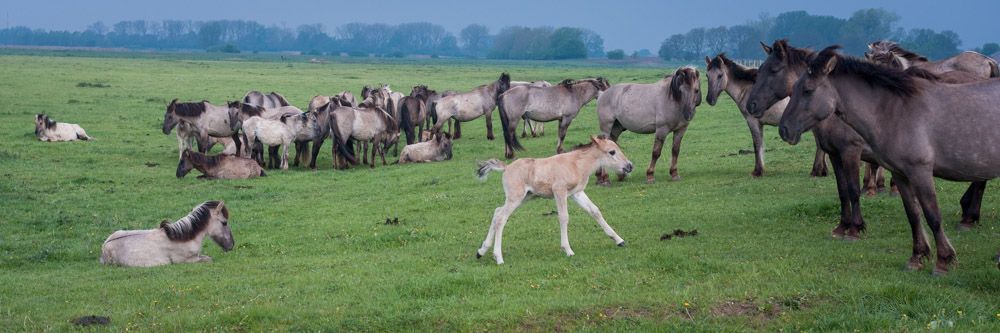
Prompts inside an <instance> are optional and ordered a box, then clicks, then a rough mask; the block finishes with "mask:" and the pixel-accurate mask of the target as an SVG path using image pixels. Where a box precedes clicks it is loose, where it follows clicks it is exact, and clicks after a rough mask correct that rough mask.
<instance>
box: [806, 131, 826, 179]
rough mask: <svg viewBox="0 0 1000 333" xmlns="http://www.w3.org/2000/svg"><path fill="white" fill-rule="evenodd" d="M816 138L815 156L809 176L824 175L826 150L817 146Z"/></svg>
mask: <svg viewBox="0 0 1000 333" xmlns="http://www.w3.org/2000/svg"><path fill="white" fill-rule="evenodd" d="M816 140H817V141H816V157H814V158H813V168H812V171H811V172H809V176H812V177H826V174H827V171H826V170H827V169H826V152H824V151H823V150H822V149H820V148H819V141H818V140H819V139H816Z"/></svg>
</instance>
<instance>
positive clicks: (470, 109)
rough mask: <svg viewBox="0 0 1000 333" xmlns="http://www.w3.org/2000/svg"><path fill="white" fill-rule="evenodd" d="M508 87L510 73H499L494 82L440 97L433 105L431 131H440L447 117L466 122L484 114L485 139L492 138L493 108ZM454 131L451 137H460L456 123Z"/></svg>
mask: <svg viewBox="0 0 1000 333" xmlns="http://www.w3.org/2000/svg"><path fill="white" fill-rule="evenodd" d="M508 88H510V75H509V74H507V73H502V74H500V78H499V79H497V80H496V81H495V82H493V83H490V84H486V85H481V86H479V87H477V88H476V89H473V90H472V91H470V92H466V93H460V94H454V95H450V96H444V97H441V100H439V101H437V104H436V105H435V106H434V109H433V110H434V113H435V116H436V118H437V119H436V123H435V124H434V127H433V128H432V129H431V132H440V131H441V126H443V125H444V122H445V121H447V120H448V119H452V118H454V119H455V121H456V122H467V121H472V120H475V119H477V118H479V117H481V116H484V115H485V116H486V139H487V140H493V139H494V136H493V108H495V107H496V105H497V101H498V100H499V98H500V94H503V93H504V92H505V91H507V89H508ZM455 126H456V129H455V132H454V133H452V138H454V139H458V138H461V137H462V133H461V131H460V130H458V128H457V127H458V124H457V123H456V125H455Z"/></svg>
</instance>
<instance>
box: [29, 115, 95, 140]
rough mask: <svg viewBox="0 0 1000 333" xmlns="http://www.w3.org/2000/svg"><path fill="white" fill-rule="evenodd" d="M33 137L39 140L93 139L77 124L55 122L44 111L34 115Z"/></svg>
mask: <svg viewBox="0 0 1000 333" xmlns="http://www.w3.org/2000/svg"><path fill="white" fill-rule="evenodd" d="M35 137H36V138H38V140H39V141H76V140H91V139H93V138H92V137H90V136H89V135H87V132H86V131H84V130H83V127H80V125H77V124H68V123H60V122H56V121H55V120H52V119H51V118H49V116H47V115H45V114H44V113H39V114H36V115H35Z"/></svg>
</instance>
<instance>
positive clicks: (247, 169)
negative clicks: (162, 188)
mask: <svg viewBox="0 0 1000 333" xmlns="http://www.w3.org/2000/svg"><path fill="white" fill-rule="evenodd" d="M191 169H198V171H201V173H202V175H201V176H198V179H247V178H254V177H263V176H267V174H265V173H264V169H263V168H261V167H260V165H259V164H258V163H257V161H254V160H252V159H249V158H245V157H239V156H235V155H223V154H219V155H215V156H212V155H205V154H202V153H199V152H194V151H191V150H190V149H188V150H185V151H184V152H182V153H181V161H180V162H179V163H177V178H183V177H184V176H186V175H187V174H188V173H189V172H191Z"/></svg>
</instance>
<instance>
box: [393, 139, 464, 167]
mask: <svg viewBox="0 0 1000 333" xmlns="http://www.w3.org/2000/svg"><path fill="white" fill-rule="evenodd" d="M450 159H451V135H448V133H441V134H435V135H434V138H433V139H431V140H430V141H424V142H418V143H414V144H412V145H406V147H403V151H401V152H400V153H399V164H404V163H420V162H437V161H444V160H450Z"/></svg>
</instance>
